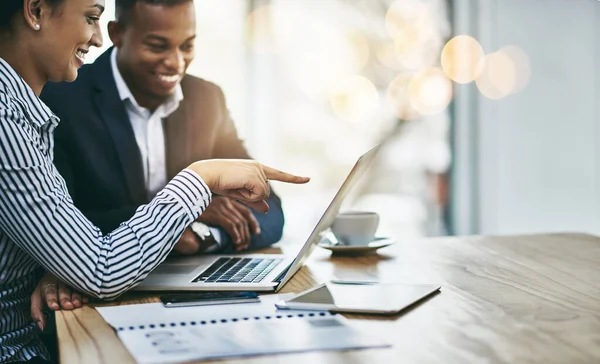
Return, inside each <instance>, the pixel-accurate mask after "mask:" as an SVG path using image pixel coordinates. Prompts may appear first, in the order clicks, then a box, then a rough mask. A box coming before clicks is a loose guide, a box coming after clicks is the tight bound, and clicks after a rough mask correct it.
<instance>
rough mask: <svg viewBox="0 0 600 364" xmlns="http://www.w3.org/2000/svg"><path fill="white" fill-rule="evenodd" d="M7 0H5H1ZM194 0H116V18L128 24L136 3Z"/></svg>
mask: <svg viewBox="0 0 600 364" xmlns="http://www.w3.org/2000/svg"><path fill="white" fill-rule="evenodd" d="M0 1H5V0H0ZM188 1H193V0H116V1H115V18H116V19H117V22H119V23H120V24H121V25H127V24H128V23H129V21H130V20H131V10H132V9H133V8H134V7H135V4H136V3H138V2H139V3H144V4H150V5H164V6H174V5H179V4H181V3H185V2H188Z"/></svg>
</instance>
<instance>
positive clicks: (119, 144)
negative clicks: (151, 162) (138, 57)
mask: <svg viewBox="0 0 600 364" xmlns="http://www.w3.org/2000/svg"><path fill="white" fill-rule="evenodd" d="M111 52H112V48H110V49H109V50H107V51H106V52H104V54H103V55H102V56H100V57H99V58H98V59H97V60H96V62H94V64H93V67H94V68H96V69H95V70H94V74H95V75H96V86H97V93H96V94H95V98H94V102H95V104H96V108H97V110H98V112H99V114H100V116H101V118H102V121H103V122H104V124H105V125H106V129H107V130H108V132H109V134H110V136H111V138H112V140H113V144H114V148H115V150H116V151H117V155H118V156H119V161H120V166H119V167H120V168H121V171H122V173H123V176H124V177H125V182H126V184H127V188H128V190H129V193H130V195H131V197H132V199H133V201H135V202H136V203H140V204H142V203H146V202H147V195H146V188H145V182H144V170H143V167H142V157H141V154H140V150H139V148H138V145H137V142H136V140H135V135H134V133H133V129H132V127H131V123H130V121H129V117H128V116H127V112H126V111H125V105H123V102H122V101H121V99H120V98H119V92H118V91H117V86H116V84H115V81H114V77H113V73H112V68H111V64H110V54H111Z"/></svg>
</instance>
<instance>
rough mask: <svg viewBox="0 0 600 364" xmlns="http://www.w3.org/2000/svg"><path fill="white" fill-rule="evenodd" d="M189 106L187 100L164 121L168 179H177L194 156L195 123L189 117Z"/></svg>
mask: <svg viewBox="0 0 600 364" xmlns="http://www.w3.org/2000/svg"><path fill="white" fill-rule="evenodd" d="M187 107H188V104H187V103H186V102H185V99H184V100H182V102H181V104H179V107H178V108H177V110H175V112H174V113H173V114H171V115H170V116H169V117H168V118H166V119H163V130H164V132H165V152H166V161H167V178H168V179H171V178H173V177H175V175H176V174H177V173H179V172H180V171H181V170H182V169H184V168H186V167H187V166H188V165H189V163H188V164H186V161H187V160H189V159H190V157H191V154H192V150H191V147H192V142H191V139H193V135H194V130H193V122H189V120H188V119H189V118H188V117H187V112H186V111H187V110H186V108H187Z"/></svg>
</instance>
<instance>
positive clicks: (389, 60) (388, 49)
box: [375, 42, 404, 70]
mask: <svg viewBox="0 0 600 364" xmlns="http://www.w3.org/2000/svg"><path fill="white" fill-rule="evenodd" d="M375 55H376V56H377V59H378V60H379V62H381V64H383V65H384V66H386V67H387V68H389V69H391V70H401V69H403V68H404V67H403V66H402V64H400V61H399V60H398V56H397V55H396V44H394V42H381V43H379V44H378V45H377V47H376V50H375Z"/></svg>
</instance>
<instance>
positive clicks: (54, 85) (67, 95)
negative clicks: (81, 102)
mask: <svg viewBox="0 0 600 364" xmlns="http://www.w3.org/2000/svg"><path fill="white" fill-rule="evenodd" d="M92 71H93V66H92V65H91V64H88V65H84V66H83V67H81V68H80V69H79V73H78V75H77V79H75V81H73V82H48V83H46V85H45V86H44V89H43V90H42V94H41V95H40V98H41V99H42V100H43V101H44V102H46V103H49V102H50V103H56V102H60V101H62V102H67V101H69V102H70V103H72V102H73V100H77V99H81V97H84V96H85V95H86V94H88V93H89V92H90V90H91V89H92V88H93V85H94V80H93V77H92V76H93V72H92Z"/></svg>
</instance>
